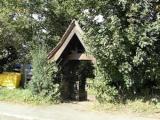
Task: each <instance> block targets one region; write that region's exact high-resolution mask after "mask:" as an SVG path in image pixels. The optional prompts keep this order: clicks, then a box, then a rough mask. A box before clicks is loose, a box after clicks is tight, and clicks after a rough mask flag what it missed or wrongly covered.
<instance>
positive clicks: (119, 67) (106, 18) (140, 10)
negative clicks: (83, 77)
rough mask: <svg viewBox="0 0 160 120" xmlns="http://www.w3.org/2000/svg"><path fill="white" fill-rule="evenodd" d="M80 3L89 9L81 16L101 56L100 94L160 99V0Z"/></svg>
mask: <svg viewBox="0 0 160 120" xmlns="http://www.w3.org/2000/svg"><path fill="white" fill-rule="evenodd" d="M76 4H77V3H76ZM80 4H81V6H83V8H84V10H85V12H83V11H81V12H82V13H83V14H82V15H81V16H82V17H81V18H82V19H83V21H82V24H85V28H86V31H87V32H88V34H87V35H88V36H89V39H87V42H86V43H88V45H89V46H90V48H91V49H90V50H91V52H92V53H93V54H94V56H95V57H96V58H97V66H98V72H100V73H101V74H100V77H101V78H100V80H101V82H100V83H98V84H99V85H98V86H97V88H98V89H97V90H98V94H99V97H97V98H98V99H99V100H100V101H107V100H109V101H110V100H111V101H114V100H116V101H118V102H125V100H127V99H132V100H134V99H136V98H142V99H144V100H146V99H152V98H155V99H156V100H157V101H159V92H160V80H159V78H160V72H159V71H160V58H159V56H160V52H159V51H160V49H159V48H160V46H159V42H160V11H159V2H157V1H154V0H142V1H137V0H131V1H129V0H123V1H122V0H117V1H113V0H105V1H104V0H98V1H83V2H80ZM77 9H78V8H77ZM79 10H80V9H79ZM98 16H99V17H101V21H100V20H99V17H98ZM102 77H103V78H102ZM101 83H102V84H101ZM108 95H109V96H110V97H111V99H108V98H107V96H108ZM103 98H104V99H103Z"/></svg>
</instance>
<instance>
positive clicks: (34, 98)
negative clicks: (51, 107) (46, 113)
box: [0, 88, 53, 105]
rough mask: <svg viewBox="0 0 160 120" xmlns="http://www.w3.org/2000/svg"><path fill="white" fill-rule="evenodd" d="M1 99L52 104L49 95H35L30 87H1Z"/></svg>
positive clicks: (35, 103)
mask: <svg viewBox="0 0 160 120" xmlns="http://www.w3.org/2000/svg"><path fill="white" fill-rule="evenodd" d="M0 101H7V102H15V103H27V104H33V105H41V104H51V103H53V101H50V100H49V98H48V97H42V96H39V95H34V94H32V92H31V91H30V90H29V89H25V90H23V89H7V88H0Z"/></svg>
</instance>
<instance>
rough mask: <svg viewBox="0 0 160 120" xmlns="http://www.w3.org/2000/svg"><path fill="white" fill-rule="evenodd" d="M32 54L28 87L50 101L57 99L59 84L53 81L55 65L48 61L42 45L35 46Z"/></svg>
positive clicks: (55, 70)
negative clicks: (31, 68) (30, 76)
mask: <svg viewBox="0 0 160 120" xmlns="http://www.w3.org/2000/svg"><path fill="white" fill-rule="evenodd" d="M31 55H32V67H33V70H32V75H33V77H32V80H31V81H30V83H29V89H30V90H31V91H32V92H33V93H34V94H36V95H40V96H43V97H47V98H49V99H50V100H52V101H57V100H58V99H59V85H58V84H56V83H55V81H54V79H55V77H56V72H57V66H56V64H55V63H50V62H49V61H48V58H47V50H46V48H45V47H44V46H40V47H35V49H34V50H32V51H31Z"/></svg>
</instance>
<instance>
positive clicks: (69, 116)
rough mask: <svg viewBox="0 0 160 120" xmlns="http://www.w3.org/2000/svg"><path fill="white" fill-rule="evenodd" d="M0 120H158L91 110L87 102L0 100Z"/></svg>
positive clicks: (156, 119)
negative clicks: (31, 102)
mask: <svg viewBox="0 0 160 120" xmlns="http://www.w3.org/2000/svg"><path fill="white" fill-rule="evenodd" d="M0 120H160V116H159V118H158V117H156V118H154V116H151V117H142V116H138V115H135V114H128V113H127V114H126V113H123V111H122V112H121V113H111V112H110V113H104V112H96V111H93V110H91V105H90V103H89V102H77V103H76V102H72V103H63V104H59V105H51V106H46V105H45V106H29V105H22V104H13V103H12V104H11V103H4V102H0Z"/></svg>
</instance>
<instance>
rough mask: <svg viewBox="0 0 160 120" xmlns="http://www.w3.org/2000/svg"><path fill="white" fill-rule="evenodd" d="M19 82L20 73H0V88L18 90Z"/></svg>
mask: <svg viewBox="0 0 160 120" xmlns="http://www.w3.org/2000/svg"><path fill="white" fill-rule="evenodd" d="M20 81H21V73H16V72H3V73H0V86H4V87H9V88H18V87H19V85H20Z"/></svg>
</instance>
